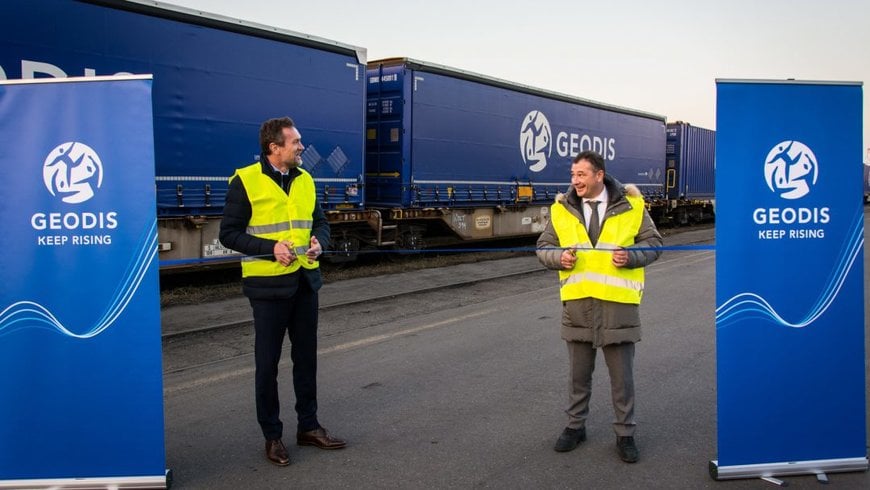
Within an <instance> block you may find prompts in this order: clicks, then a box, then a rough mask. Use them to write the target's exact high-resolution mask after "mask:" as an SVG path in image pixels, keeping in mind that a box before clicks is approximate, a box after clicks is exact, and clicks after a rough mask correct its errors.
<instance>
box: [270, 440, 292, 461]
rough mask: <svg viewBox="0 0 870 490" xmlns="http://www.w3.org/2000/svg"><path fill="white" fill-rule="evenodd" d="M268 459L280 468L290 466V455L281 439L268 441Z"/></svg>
mask: <svg viewBox="0 0 870 490" xmlns="http://www.w3.org/2000/svg"><path fill="white" fill-rule="evenodd" d="M266 459H268V460H269V461H271V462H272V464H276V465H278V466H287V465H288V464H290V455H289V454H287V448H286V447H284V443H283V442H282V441H281V439H275V440H272V441H266Z"/></svg>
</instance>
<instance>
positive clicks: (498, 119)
mask: <svg viewBox="0 0 870 490" xmlns="http://www.w3.org/2000/svg"><path fill="white" fill-rule="evenodd" d="M368 66H369V69H368V95H367V97H368V111H367V145H366V173H367V178H366V182H367V185H368V188H367V199H368V204H369V205H370V206H381V207H401V208H409V207H410V208H413V207H451V206H453V207H475V206H480V207H483V206H497V205H510V204H522V203H531V204H548V203H550V202H552V199H553V198H554V196H555V194H556V193H558V192H564V191H565V190H566V189H567V188H568V184H569V182H570V165H571V158H572V157H573V156H575V155H576V154H577V153H579V152H581V151H583V150H587V149H591V150H596V151H598V152H600V153H601V154H602V155H603V156H604V157H605V159H606V161H607V172H608V173H610V174H612V175H613V176H614V177H616V178H617V179H618V180H620V181H622V182H624V183H634V184H637V185H638V186H639V187H640V188H641V189H642V190H643V191H644V193H645V194H647V195H648V196H657V197H662V196H663V195H664V175H663V172H664V159H665V153H664V147H665V118H664V117H663V116H658V115H654V114H649V113H644V112H640V111H634V110H630V109H625V108H620V107H615V106H609V105H605V104H600V103H596V102H592V101H589V100H585V99H581V98H578V97H572V96H567V95H564V94H558V93H554V92H547V91H544V90H540V89H535V88H532V87H527V86H523V85H518V84H514V83H511V82H507V81H503V80H498V79H495V78H490V77H486V76H483V75H478V74H473V73H468V72H463V71H459V70H455V69H451V68H447V67H443V66H439V65H435V64H431V63H423V62H420V61H415V60H410V59H405V58H396V59H388V60H380V61H373V62H371V63H369V65H368Z"/></svg>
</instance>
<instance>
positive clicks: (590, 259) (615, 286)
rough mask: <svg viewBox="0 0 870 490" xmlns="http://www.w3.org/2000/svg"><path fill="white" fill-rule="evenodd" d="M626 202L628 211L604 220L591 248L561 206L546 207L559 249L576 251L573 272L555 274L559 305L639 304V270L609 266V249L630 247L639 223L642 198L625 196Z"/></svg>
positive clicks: (574, 219) (580, 227)
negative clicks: (591, 301) (581, 301)
mask: <svg viewBox="0 0 870 490" xmlns="http://www.w3.org/2000/svg"><path fill="white" fill-rule="evenodd" d="M626 199H627V200H628V202H629V203H630V204H631V209H630V210H629V211H626V212H624V213H621V214H617V215H615V216H608V217H607V219H606V220H605V221H604V224H603V226H602V228H601V234H600V235H599V237H598V244H597V245H596V246H595V247H593V246H592V243H591V242H590V240H589V235H588V234H587V233H586V227H585V226H583V224H582V223H581V222H580V220H579V219H577V217H576V216H574V215H573V214H571V212H570V211H568V209H566V208H565V206H564V205H563V204H562V203H560V202H556V203H555V204H553V205H552V206H551V207H550V216H551V219H552V222H553V229H554V230H555V231H556V235H557V236H558V237H559V246H560V247H565V248H576V249H578V250H577V252H576V254H577V262H576V263H575V264H574V268H573V269H571V270H566V271H559V282H560V284H561V288H560V290H559V295H560V297H561V299H562V301H568V300H572V299H580V298H598V299H602V300H605V301H614V302H617V303H630V304H640V300H641V297H642V296H643V284H644V273H643V268H642V267H638V268H636V269H627V268H624V267H615V266H614V265H613V263H612V262H611V260H612V256H613V249H616V248H619V247H627V246H629V245H633V244H634V237H635V236H636V235H637V233H638V231H640V226H641V223H642V222H643V210H644V203H643V198H642V197H630V196H626Z"/></svg>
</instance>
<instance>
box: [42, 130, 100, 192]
mask: <svg viewBox="0 0 870 490" xmlns="http://www.w3.org/2000/svg"><path fill="white" fill-rule="evenodd" d="M42 179H43V181H44V182H45V187H46V188H47V189H48V192H50V193H51V195H52V196H60V197H61V198H62V200H63V202H66V203H70V204H79V203H83V202H85V201H87V200H88V199H90V198H92V197H94V188H97V189H99V188H100V186H101V185H103V163H102V162H101V161H100V156H99V155H97V152H95V151H94V150H93V148H91V147H90V146H88V145H86V144H84V143H79V142H75V141H73V142H67V143H63V144H61V145H58V146H57V147H56V148H55V149H54V150H52V151H51V153H49V154H48V156H47V157H45V163H44V164H43V166H42Z"/></svg>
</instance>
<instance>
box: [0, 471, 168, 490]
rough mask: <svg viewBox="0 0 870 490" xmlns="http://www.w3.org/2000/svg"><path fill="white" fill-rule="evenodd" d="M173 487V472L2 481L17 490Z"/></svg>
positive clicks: (5, 486)
mask: <svg viewBox="0 0 870 490" xmlns="http://www.w3.org/2000/svg"><path fill="white" fill-rule="evenodd" d="M171 486H172V470H166V473H165V474H163V475H160V476H129V477H120V476H113V477H105V478H50V479H32V480H30V479H28V480H0V489H3V488H10V489H11V488H14V489H16V490H25V489H38V488H43V489H44V488H63V489H64V490H66V489H68V488H75V489H80V490H81V489H94V490H102V489H106V490H108V489H112V490H115V489H122V488H160V489H168V488H170V487H171Z"/></svg>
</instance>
